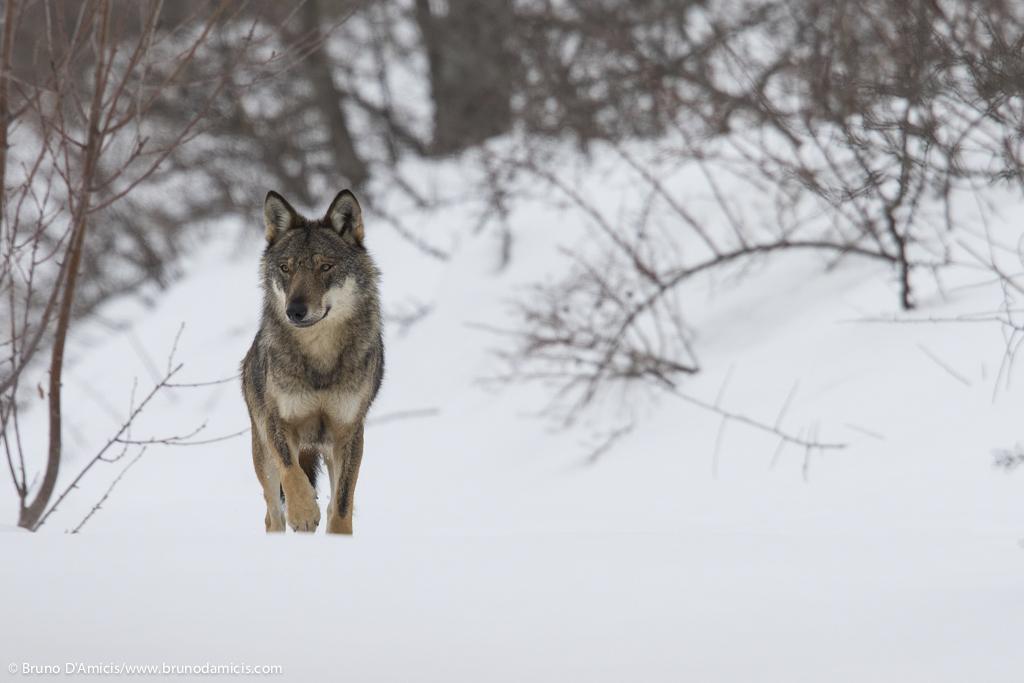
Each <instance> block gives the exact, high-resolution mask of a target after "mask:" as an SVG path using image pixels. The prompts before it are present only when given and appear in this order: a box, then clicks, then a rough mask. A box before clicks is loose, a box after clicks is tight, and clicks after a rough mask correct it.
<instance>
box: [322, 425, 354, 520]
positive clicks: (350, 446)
mask: <svg viewBox="0 0 1024 683" xmlns="http://www.w3.org/2000/svg"><path fill="white" fill-rule="evenodd" d="M331 457H332V459H333V460H334V462H333V463H331V467H329V468H328V471H329V472H330V475H331V505H330V508H329V510H328V511H327V533H329V534H351V533H352V508H353V504H354V501H355V495H356V480H357V479H358V478H359V465H360V463H361V462H362V459H363V425H362V423H360V424H359V425H358V426H357V427H356V428H355V430H354V431H352V432H350V433H349V434H346V435H345V438H338V436H336V437H335V440H334V449H333V452H332V454H331Z"/></svg>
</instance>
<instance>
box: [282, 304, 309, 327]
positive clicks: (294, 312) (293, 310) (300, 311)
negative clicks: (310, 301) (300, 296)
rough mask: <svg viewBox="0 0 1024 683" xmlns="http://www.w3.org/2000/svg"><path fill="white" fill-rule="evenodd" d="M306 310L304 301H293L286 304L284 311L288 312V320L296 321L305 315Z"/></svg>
mask: <svg viewBox="0 0 1024 683" xmlns="http://www.w3.org/2000/svg"><path fill="white" fill-rule="evenodd" d="M307 310H308V308H307V307H306V304H305V302H302V301H293V302H291V303H290V304H288V310H287V311H286V313H287V314H288V319H289V320H291V321H292V322H293V323H297V322H300V321H301V320H302V319H303V318H305V317H306V311H307Z"/></svg>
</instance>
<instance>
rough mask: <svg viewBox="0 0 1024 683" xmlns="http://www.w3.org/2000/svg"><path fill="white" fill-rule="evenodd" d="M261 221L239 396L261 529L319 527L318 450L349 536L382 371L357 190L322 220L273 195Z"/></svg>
mask: <svg viewBox="0 0 1024 683" xmlns="http://www.w3.org/2000/svg"><path fill="white" fill-rule="evenodd" d="M263 221H264V225H265V228H266V239H267V243H266V248H265V250H264V252H263V258H262V259H261V261H260V280H261V282H262V286H263V313H262V319H261V322H260V327H259V331H258V332H257V333H256V338H255V339H254V340H253V342H252V346H251V347H250V348H249V352H248V353H247V354H246V355H245V360H243V361H242V393H243V394H244V396H245V404H246V406H247V407H248V409H249V418H250V420H251V421H252V459H253V465H254V466H255V468H256V477H257V478H258V479H259V481H260V484H261V485H262V486H263V498H264V500H265V501H266V504H267V514H266V517H265V518H264V526H265V527H266V530H267V531H268V532H272V531H284V529H285V522H286V521H287V524H288V525H289V526H290V527H291V528H292V529H293V530H295V531H315V530H316V528H317V526H318V525H319V523H320V506H319V505H318V503H317V498H316V480H317V474H318V472H319V468H320V459H321V457H322V458H323V461H324V462H326V464H327V474H328V477H330V484H331V499H330V504H329V505H328V513H327V532H328V533H338V534H351V533H352V507H353V499H354V497H355V489H356V480H357V479H358V476H359V465H360V462H361V461H362V457H363V428H364V425H365V421H366V413H367V411H368V410H369V408H370V404H371V403H373V400H374V398H375V397H376V396H377V392H378V391H379V389H380V385H381V380H382V379H383V377H384V341H383V336H382V334H381V314H380V295H379V292H378V281H379V278H380V273H379V271H378V270H377V267H376V265H375V264H374V262H373V259H371V258H370V254H369V253H368V252H367V250H366V247H365V246H364V245H363V237H364V230H363V215H362V209H361V208H360V206H359V202H358V201H357V200H356V198H355V195H353V194H352V192H351V191H349V190H343V191H341V192H339V193H338V195H337V196H336V197H335V198H334V201H332V202H331V204H330V207H329V208H328V209H327V213H326V214H325V215H324V217H323V218H320V219H317V220H310V219H308V218H304V217H303V216H301V215H300V214H299V213H298V212H297V211H296V210H295V209H293V208H292V206H291V204H289V203H288V202H287V201H286V200H285V199H284V197H282V196H281V195H279V194H278V193H276V192H269V193H268V194H267V197H266V200H265V201H264V203H263ZM282 503H283V505H282Z"/></svg>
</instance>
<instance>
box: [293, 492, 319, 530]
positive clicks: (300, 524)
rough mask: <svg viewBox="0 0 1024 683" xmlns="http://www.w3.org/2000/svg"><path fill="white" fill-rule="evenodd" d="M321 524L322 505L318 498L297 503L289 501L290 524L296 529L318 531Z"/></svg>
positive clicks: (310, 498) (311, 497)
mask: <svg viewBox="0 0 1024 683" xmlns="http://www.w3.org/2000/svg"><path fill="white" fill-rule="evenodd" d="M318 524H320V506H319V505H317V504H316V498H314V497H313V496H310V497H309V499H308V500H303V501H298V502H297V504H296V505H292V504H291V503H288V526H290V527H291V528H292V529H293V530H295V531H316V527H317V525H318Z"/></svg>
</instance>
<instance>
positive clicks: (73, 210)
mask: <svg viewBox="0 0 1024 683" xmlns="http://www.w3.org/2000/svg"><path fill="white" fill-rule="evenodd" d="M240 9H241V6H240V5H238V4H237V3H231V2H227V1H224V2H220V3H217V4H215V5H214V6H213V7H211V8H205V7H204V8H203V10H204V11H202V12H199V11H198V10H197V12H185V13H184V16H181V17H180V18H179V19H178V21H177V22H175V23H169V22H168V18H169V16H170V15H171V14H173V12H171V13H170V14H164V13H162V10H163V4H162V3H161V2H159V1H158V0H154V1H151V2H143V3H127V2H120V3H119V2H115V1H114V0H85V1H83V2H79V3H65V2H60V1H58V0H41V1H39V2H35V3H31V2H25V3H22V2H19V1H17V0H14V1H11V2H8V3H6V4H5V10H4V21H5V23H4V30H3V40H4V42H3V45H2V46H0V48H2V49H0V55H2V66H0V73H2V79H0V123H2V124H3V125H2V126H0V129H2V132H0V135H2V136H3V138H2V139H3V141H4V142H6V144H3V145H0V150H2V152H0V153H2V154H3V156H2V157H0V176H2V177H3V178H4V180H5V182H4V183H3V185H2V188H0V206H2V208H3V213H2V221H3V244H2V248H3V252H2V254H0V291H2V293H3V294H4V296H5V298H6V300H7V303H8V310H7V315H6V316H5V321H4V322H5V327H6V334H5V338H4V340H3V346H4V347H5V349H6V352H7V353H6V356H5V358H4V362H3V365H4V370H3V374H2V375H0V427H2V438H3V442H4V449H5V453H6V458H7V463H8V466H9V471H10V474H11V478H12V481H13V484H14V486H15V489H16V490H17V494H18V499H19V501H20V509H19V517H18V524H19V525H20V526H22V527H24V528H27V529H35V528H37V527H38V525H39V524H40V523H41V522H42V520H43V519H45V516H46V514H47V512H48V510H51V509H52V507H51V497H52V495H53V493H54V489H55V487H56V485H57V481H58V475H59V473H60V467H61V462H62V456H63V452H64V448H63V441H62V418H63V405H62V400H61V388H62V375H63V370H64V365H65V348H66V342H67V336H68V330H69V328H70V327H71V325H72V321H73V319H74V315H73V314H74V313H75V312H76V307H77V306H78V303H79V302H78V294H79V292H80V290H81V289H82V282H83V281H82V278H81V274H82V272H83V264H84V261H85V258H86V254H87V253H88V251H89V248H90V245H92V243H93V242H94V241H96V239H97V237H96V236H97V234H102V230H101V228H102V227H103V224H104V223H103V221H104V218H105V217H108V216H109V215H110V212H112V211H115V210H117V207H118V206H119V205H122V206H123V202H125V200H126V199H127V198H129V197H130V196H132V197H134V196H136V195H142V194H144V193H145V192H147V191H153V189H154V184H155V183H159V182H162V181H165V180H166V178H163V177H161V169H162V168H163V166H164V164H165V162H166V161H167V160H168V158H169V157H170V156H171V155H172V154H173V153H174V152H175V151H177V150H179V149H181V148H183V147H184V146H186V145H188V144H189V143H190V142H191V141H192V140H193V139H194V138H195V137H196V135H197V134H198V133H199V132H200V131H201V125H200V124H201V123H202V122H203V121H204V120H205V119H206V118H207V117H208V116H209V115H210V114H211V110H212V107H213V106H214V104H215V103H216V102H218V101H219V98H220V96H221V95H222V94H223V93H224V91H225V89H226V88H227V87H228V85H229V81H228V79H227V78H226V76H225V73H226V72H225V71H222V70H219V69H218V70H211V69H208V68H205V67H204V64H203V63H202V61H203V60H201V59H200V56H201V55H202V54H203V53H204V50H206V49H208V46H209V45H210V44H211V42H212V39H213V36H214V35H218V36H225V35H230V41H231V44H232V47H231V50H230V53H229V55H228V56H227V60H228V64H229V65H230V67H231V71H232V72H233V73H236V74H237V73H239V72H241V73H253V72H259V73H266V72H268V71H272V70H274V69H279V68H280V66H281V65H282V64H283V63H285V62H286V59H285V58H286V57H287V51H276V52H275V51H274V50H273V47H274V44H273V42H272V41H270V39H268V37H267V35H268V34H267V32H266V29H265V28H263V27H261V25H260V24H259V23H258V22H257V21H254V20H245V19H244V18H243V16H242V15H241V14H240ZM206 10H208V11H206ZM19 26H21V31H19V28H18V27H19ZM28 31H31V32H32V34H33V35H31V47H30V48H28V47H26V49H25V50H24V52H23V60H22V62H21V63H20V64H14V63H13V61H12V55H14V54H16V53H15V50H16V49H17V48H18V46H19V44H21V45H22V46H23V47H25V44H26V43H28V42H29V36H28V35H26V33H25V32H28ZM173 97H182V98H184V99H186V100H188V102H189V103H190V106H189V114H188V115H187V116H185V117H183V118H182V119H181V120H179V121H177V122H175V125H172V126H168V125H166V122H165V121H163V120H161V119H158V118H157V117H156V116H155V112H157V111H158V110H159V109H160V108H161V107H162V106H164V104H165V102H166V100H167V99H168V98H173ZM12 143H13V146H12ZM165 187H166V186H165ZM176 189H177V190H178V191H180V192H187V189H185V188H182V187H181V186H178V187H177V188H176ZM43 354H48V360H47V361H46V362H47V366H48V369H49V383H48V387H47V388H46V389H45V390H44V389H43V388H42V387H38V388H36V387H25V386H24V383H23V380H24V377H25V371H26V370H27V369H28V368H30V367H35V366H36V365H37V364H38V363H40V362H42V357H41V356H42V355H43ZM159 388H160V385H158V386H157V389H159ZM36 390H38V392H39V393H40V395H41V396H45V398H46V400H47V405H48V422H49V435H48V445H47V449H46V453H45V457H44V458H41V459H40V458H35V459H33V457H32V456H33V454H32V453H27V454H26V453H25V450H24V449H23V447H22V440H21V438H20V431H19V427H18V424H19V416H18V410H19V404H20V403H21V402H22V401H23V400H24V395H23V394H24V392H26V391H36ZM154 391H155V390H154ZM140 409H141V406H140ZM136 414H137V411H135V410H134V409H133V411H132V414H131V415H130V416H129V419H128V421H127V422H126V427H125V428H127V425H130V424H131V420H133V419H134V417H135V415H136ZM40 461H41V464H42V467H43V472H42V478H41V481H40V482H39V483H38V485H35V484H34V480H33V478H32V476H33V475H32V474H31V467H32V465H33V464H35V462H40ZM89 466H91V463H90V465H89ZM89 466H87V468H86V470H87V469H88V467H89ZM83 473H84V472H83ZM76 481H77V480H76Z"/></svg>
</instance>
